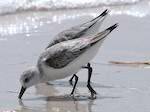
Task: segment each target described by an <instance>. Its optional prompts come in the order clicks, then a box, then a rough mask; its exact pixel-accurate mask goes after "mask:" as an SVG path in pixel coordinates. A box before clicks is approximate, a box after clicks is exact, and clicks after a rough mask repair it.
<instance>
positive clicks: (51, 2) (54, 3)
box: [0, 0, 140, 15]
mask: <svg viewBox="0 0 150 112" xmlns="http://www.w3.org/2000/svg"><path fill="white" fill-rule="evenodd" d="M137 2H140V0H1V1H0V15H5V14H11V13H17V12H24V11H49V10H60V9H80V8H91V7H98V6H111V5H132V4H135V3H137Z"/></svg>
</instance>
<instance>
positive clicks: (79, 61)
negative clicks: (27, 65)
mask: <svg viewBox="0 0 150 112" xmlns="http://www.w3.org/2000/svg"><path fill="white" fill-rule="evenodd" d="M102 42H103V41H100V42H98V43H97V44H95V45H94V46H92V47H91V48H90V49H89V50H87V51H86V52H84V53H83V54H82V55H81V56H79V57H78V58H76V59H75V60H74V61H72V62H71V63H69V64H68V65H67V66H66V67H64V68H61V69H54V68H50V67H48V66H47V65H44V64H43V65H42V69H43V71H44V74H45V75H46V78H47V80H48V81H51V80H57V79H63V78H66V77H68V76H71V75H73V74H75V73H77V72H78V71H79V70H80V69H81V68H82V66H84V65H86V64H87V63H88V62H89V61H90V60H92V59H93V58H94V56H95V55H96V53H97V52H98V50H99V47H100V46H101V44H102Z"/></svg>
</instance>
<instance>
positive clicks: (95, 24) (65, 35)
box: [46, 9, 109, 93]
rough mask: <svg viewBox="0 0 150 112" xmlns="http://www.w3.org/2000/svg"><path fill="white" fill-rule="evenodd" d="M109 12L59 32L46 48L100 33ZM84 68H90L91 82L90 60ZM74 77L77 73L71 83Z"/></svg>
mask: <svg viewBox="0 0 150 112" xmlns="http://www.w3.org/2000/svg"><path fill="white" fill-rule="evenodd" d="M108 12H109V11H108V10H107V9H106V10H104V11H103V12H102V13H101V14H100V15H99V16H97V17H95V18H94V19H92V20H90V21H88V22H85V23H82V24H80V25H77V26H74V27H71V28H69V29H67V30H64V31H62V32H60V33H58V34H57V35H56V36H55V37H54V39H53V40H52V41H51V42H50V43H49V44H48V46H47V47H46V49H47V48H49V47H51V46H53V45H55V44H57V43H59V42H62V41H67V40H72V39H76V38H85V37H88V36H92V35H95V34H96V33H98V31H99V28H100V26H101V24H102V22H103V21H104V19H105V18H106V16H107V14H108ZM97 51H98V49H97ZM82 68H85V69H88V81H87V83H89V82H91V75H90V74H91V73H90V72H92V71H93V70H92V67H91V64H90V63H89V62H88V64H87V65H85V66H83V67H82ZM73 78H76V77H75V74H73V76H72V77H71V78H70V80H69V83H70V84H71V85H73V83H72V80H73ZM93 91H94V90H93ZM95 93H96V92H95Z"/></svg>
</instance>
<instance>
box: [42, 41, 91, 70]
mask: <svg viewBox="0 0 150 112" xmlns="http://www.w3.org/2000/svg"><path fill="white" fill-rule="evenodd" d="M71 41H72V42H71ZM71 41H67V42H66V45H62V46H61V45H58V44H57V45H55V46H53V48H50V49H48V50H50V52H47V53H48V55H47V56H46V58H45V60H44V61H45V63H46V65H47V66H50V67H52V68H55V69H59V68H63V67H65V66H67V65H68V64H69V63H71V62H72V61H73V60H75V59H76V58H77V57H79V56H80V55H81V54H82V53H83V52H85V51H86V49H87V48H88V47H89V44H88V43H86V42H83V41H77V42H76V41H75V40H71ZM54 47H55V48H54ZM57 47H58V48H57ZM51 49H53V50H51Z"/></svg>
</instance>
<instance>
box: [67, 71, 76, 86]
mask: <svg viewBox="0 0 150 112" xmlns="http://www.w3.org/2000/svg"><path fill="white" fill-rule="evenodd" d="M75 75H76V74H73V76H72V77H71V78H70V80H69V83H70V85H72V86H73V83H72V80H73V78H74V77H75Z"/></svg>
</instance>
